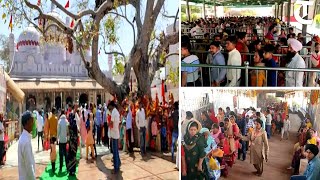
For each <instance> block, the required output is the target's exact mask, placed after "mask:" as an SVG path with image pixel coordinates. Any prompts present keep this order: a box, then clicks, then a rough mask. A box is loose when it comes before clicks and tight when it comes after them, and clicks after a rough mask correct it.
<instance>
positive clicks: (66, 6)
mask: <svg viewBox="0 0 320 180" xmlns="http://www.w3.org/2000/svg"><path fill="white" fill-rule="evenodd" d="M69 6H70V2H69V0H68V2H67V4H66V5H65V6H64V8H69Z"/></svg>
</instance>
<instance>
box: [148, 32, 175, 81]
mask: <svg viewBox="0 0 320 180" xmlns="http://www.w3.org/2000/svg"><path fill="white" fill-rule="evenodd" d="M178 42H179V33H177V32H176V33H174V34H170V35H167V36H165V37H163V38H161V39H160V44H159V45H158V47H157V48H156V50H155V54H154V55H153V56H151V58H152V59H153V62H152V68H151V72H150V80H151V81H152V80H153V78H154V75H155V72H156V71H157V70H159V63H158V62H159V59H160V56H161V54H162V52H163V51H164V50H165V49H166V48H168V47H169V45H170V44H176V43H178ZM175 54H177V53H171V54H168V55H166V57H165V59H164V60H165V61H164V64H165V62H166V59H167V58H168V57H170V56H172V55H175Z"/></svg>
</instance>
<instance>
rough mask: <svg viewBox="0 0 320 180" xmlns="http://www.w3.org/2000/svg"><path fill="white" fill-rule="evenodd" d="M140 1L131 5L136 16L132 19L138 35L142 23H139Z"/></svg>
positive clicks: (137, 0)
mask: <svg viewBox="0 0 320 180" xmlns="http://www.w3.org/2000/svg"><path fill="white" fill-rule="evenodd" d="M140 3H141V2H140V0H136V1H134V3H133V6H134V7H135V9H136V15H135V17H134V19H135V21H136V24H137V29H138V35H140V34H141V29H142V22H141V16H140V10H141V9H140Z"/></svg>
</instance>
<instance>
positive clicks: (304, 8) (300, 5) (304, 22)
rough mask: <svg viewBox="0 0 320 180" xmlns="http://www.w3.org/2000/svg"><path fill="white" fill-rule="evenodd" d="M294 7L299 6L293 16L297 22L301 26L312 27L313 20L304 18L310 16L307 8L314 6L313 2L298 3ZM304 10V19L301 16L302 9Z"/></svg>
mask: <svg viewBox="0 0 320 180" xmlns="http://www.w3.org/2000/svg"><path fill="white" fill-rule="evenodd" d="M294 5H299V8H298V9H294V12H293V15H294V17H295V18H296V20H297V21H298V22H299V23H301V24H306V25H310V24H312V23H313V19H311V20H310V19H303V18H304V17H306V16H308V12H307V7H308V6H312V5H313V1H297V2H296V3H295V4H294ZM301 7H303V9H302V17H301V16H300V9H301Z"/></svg>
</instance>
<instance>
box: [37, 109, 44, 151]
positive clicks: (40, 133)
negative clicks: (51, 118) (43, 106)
mask: <svg viewBox="0 0 320 180" xmlns="http://www.w3.org/2000/svg"><path fill="white" fill-rule="evenodd" d="M41 114H42V112H41V111H39V112H37V130H38V151H39V139H40V138H41V143H42V150H43V149H44V148H43V126H44V122H43V117H42V116H41Z"/></svg>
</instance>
